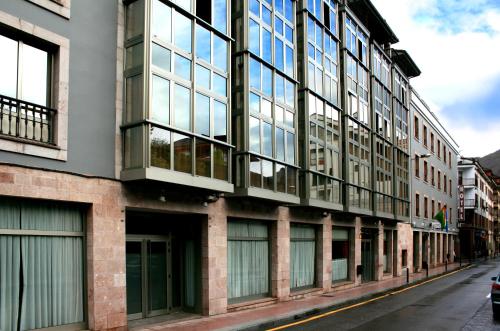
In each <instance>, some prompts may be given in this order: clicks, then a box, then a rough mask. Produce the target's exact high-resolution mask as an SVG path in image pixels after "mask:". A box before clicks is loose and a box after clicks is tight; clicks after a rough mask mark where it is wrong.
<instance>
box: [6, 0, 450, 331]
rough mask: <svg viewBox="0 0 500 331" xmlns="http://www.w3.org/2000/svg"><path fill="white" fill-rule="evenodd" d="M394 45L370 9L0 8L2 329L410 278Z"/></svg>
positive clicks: (148, 0) (142, 316) (210, 0)
mask: <svg viewBox="0 0 500 331" xmlns="http://www.w3.org/2000/svg"><path fill="white" fill-rule="evenodd" d="M397 42H398V39H397V37H396V36H395V34H394V32H393V31H392V30H391V28H390V27H389V26H388V25H387V23H386V22H385V20H384V19H383V17H382V16H381V15H380V14H379V13H378V11H377V10H376V8H375V7H374V6H373V5H372V4H371V2H370V1H368V0H341V1H335V0H298V1H295V0H243V1H236V0H235V1H229V0H172V1H171V0H123V1H122V0H116V1H105V2H102V3H99V5H96V4H90V3H88V2H86V1H78V0H72V1H71V0H12V1H7V2H2V3H1V4H0V48H1V49H2V54H3V55H2V63H0V67H1V68H2V72H3V73H4V74H5V75H4V76H3V77H7V79H2V80H1V81H0V160H1V162H0V183H1V185H0V246H1V247H2V249H1V250H0V329H2V330H3V329H6V330H10V329H43V328H51V327H60V328H61V329H67V330H78V329H91V330H107V329H113V330H123V329H126V328H127V327H133V326H134V325H137V324H147V323H151V321H153V319H152V318H154V321H161V320H163V319H169V318H172V316H181V317H184V316H191V315H188V314H195V315H216V314H223V313H227V312H232V311H237V310H241V309H250V308H255V307H259V306H263V305H271V304H274V303H276V302H280V301H288V300H292V299H298V298H303V297H305V296H314V295H322V294H324V293H330V292H336V291H339V290H340V289H346V288H352V287H357V286H366V283H368V282H372V281H380V280H384V279H389V278H392V277H398V276H401V274H402V272H403V271H404V270H405V269H406V268H408V269H409V270H410V272H413V271H414V268H413V265H414V262H413V257H414V255H418V254H414V249H419V247H420V246H414V243H413V240H414V238H415V237H414V234H413V232H412V225H411V223H410V221H411V216H410V211H411V210H412V209H413V207H412V206H411V205H410V200H411V194H410V183H411V180H410V163H411V160H412V158H413V155H412V152H411V150H410V140H411V139H410V132H409V130H410V129H409V128H410V117H411V116H410V100H411V95H410V86H409V79H410V78H412V77H415V76H418V75H419V74H420V71H419V69H418V67H417V66H416V65H415V63H414V62H413V61H412V59H411V57H410V56H409V55H408V54H407V53H406V52H405V51H404V50H398V49H394V48H393V47H392V45H393V44H395V43H397ZM441 141H443V140H441ZM447 150H450V147H447ZM448 187H451V185H450V186H448ZM413 230H415V229H413ZM415 247H416V248H415ZM419 261H420V260H419ZM418 263H420V262H418ZM55 275H57V276H55ZM40 283H46V284H49V285H50V287H51V288H52V289H53V294H52V293H48V292H44V291H41V286H40ZM40 302H41V303H43V306H44V307H52V308H51V309H46V310H36V309H34V308H36V307H37V305H38V303H40ZM31 310H35V311H31ZM174 312H175V313H176V314H175V315H173V314H172V313H174Z"/></svg>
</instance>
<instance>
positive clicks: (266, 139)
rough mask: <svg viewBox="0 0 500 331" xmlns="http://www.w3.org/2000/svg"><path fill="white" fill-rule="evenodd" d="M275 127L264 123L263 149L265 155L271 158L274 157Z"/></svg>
mask: <svg viewBox="0 0 500 331" xmlns="http://www.w3.org/2000/svg"><path fill="white" fill-rule="evenodd" d="M272 132H273V126H272V125H271V124H269V123H267V122H262V148H263V154H264V155H266V156H269V157H272V156H273V138H272Z"/></svg>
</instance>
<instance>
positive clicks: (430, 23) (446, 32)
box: [372, 0, 500, 156]
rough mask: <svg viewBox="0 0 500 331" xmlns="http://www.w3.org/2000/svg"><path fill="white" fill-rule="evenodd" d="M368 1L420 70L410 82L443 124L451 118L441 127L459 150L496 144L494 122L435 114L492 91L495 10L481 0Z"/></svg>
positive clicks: (499, 28) (498, 69)
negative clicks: (463, 121)
mask: <svg viewBox="0 0 500 331" xmlns="http://www.w3.org/2000/svg"><path fill="white" fill-rule="evenodd" d="M372 1H373V3H374V5H375V6H376V7H377V9H378V11H379V12H380V14H381V15H382V16H383V17H384V18H385V19H386V20H387V22H388V23H389V25H390V26H391V28H392V29H393V30H394V32H395V33H396V35H397V36H398V38H399V40H400V42H399V43H397V44H395V45H394V48H402V49H405V50H407V51H408V52H409V54H410V56H411V57H412V58H413V59H414V61H415V62H416V64H417V65H418V66H419V68H420V69H421V71H422V74H421V76H420V77H417V78H414V79H412V82H411V84H412V85H413V86H414V87H415V88H416V89H417V91H418V93H419V94H420V96H422V98H424V100H425V101H426V102H427V104H429V105H430V106H431V108H432V110H433V111H434V112H435V113H437V114H438V115H439V117H440V118H442V120H443V122H444V124H445V123H450V124H451V126H448V125H446V128H447V130H448V131H449V132H450V133H451V135H452V136H453V137H454V138H455V140H457V142H458V143H459V145H460V146H461V149H462V150H463V153H464V155H478V156H482V155H483V154H487V153H489V152H493V151H495V150H497V149H498V148H500V146H498V145H496V146H495V142H496V144H498V142H500V123H496V124H491V125H490V127H489V128H487V129H485V128H482V127H480V128H479V127H473V126H470V125H469V126H460V124H459V123H454V122H453V121H452V120H451V119H447V118H444V117H443V116H444V114H439V110H440V109H441V108H443V107H446V106H452V105H456V104H459V103H460V102H465V101H468V102H470V101H471V100H475V99H480V98H481V97H484V96H487V95H489V94H491V93H492V89H493V88H494V87H495V84H494V83H495V82H497V81H498V79H500V61H499V57H500V10H499V9H494V8H492V7H491V6H490V7H488V5H487V0H476V1H472V2H469V1H466V0H462V1H457V0H419V1H414V0H397V1H395V0H372ZM478 1H479V2H481V5H478ZM437 4H439V6H440V7H439V8H445V10H446V12H448V16H443V15H444V14H446V13H443V12H439V9H438V7H437V6H436V5H437ZM471 12H472V13H474V14H471ZM436 17H440V18H439V19H436ZM453 124H456V125H453ZM485 142H487V143H485Z"/></svg>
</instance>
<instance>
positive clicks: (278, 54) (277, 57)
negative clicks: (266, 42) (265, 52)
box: [274, 38, 285, 71]
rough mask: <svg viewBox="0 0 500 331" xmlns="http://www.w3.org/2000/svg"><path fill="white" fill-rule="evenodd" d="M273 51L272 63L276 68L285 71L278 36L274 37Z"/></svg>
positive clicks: (280, 42)
mask: <svg viewBox="0 0 500 331" xmlns="http://www.w3.org/2000/svg"><path fill="white" fill-rule="evenodd" d="M274 53H275V54H274V64H275V66H276V68H278V69H280V70H281V71H285V64H284V63H283V58H284V54H283V42H282V41H281V40H280V39H278V38H274Z"/></svg>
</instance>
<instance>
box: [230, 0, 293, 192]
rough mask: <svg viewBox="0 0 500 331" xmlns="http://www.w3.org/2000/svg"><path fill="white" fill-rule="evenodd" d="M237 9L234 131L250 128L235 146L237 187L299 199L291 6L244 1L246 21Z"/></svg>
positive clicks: (287, 1) (284, 0)
mask: <svg viewBox="0 0 500 331" xmlns="http://www.w3.org/2000/svg"><path fill="white" fill-rule="evenodd" d="M241 5H242V4H241V3H240V2H236V3H235V8H233V13H234V15H233V19H234V20H235V22H236V24H235V25H236V50H237V51H242V53H241V54H240V55H238V56H237V57H236V59H235V63H236V69H235V70H236V73H235V75H236V77H235V78H236V79H235V88H236V91H237V92H236V95H237V97H236V101H235V104H234V108H235V109H236V110H235V112H234V115H236V116H235V122H236V127H237V128H238V129H237V131H238V132H240V131H241V128H243V127H245V123H248V126H247V127H248V132H244V134H242V135H241V136H240V137H237V138H236V142H235V143H236V146H237V149H238V150H239V151H241V152H242V153H241V155H239V156H238V157H237V167H238V170H237V177H238V178H237V179H236V184H237V186H238V187H255V188H262V189H266V190H269V191H274V192H278V193H286V194H289V195H297V193H298V192H297V176H298V173H297V166H296V164H297V155H296V149H297V147H296V141H297V126H296V123H297V114H296V108H297V107H296V104H297V100H296V93H297V91H296V90H297V84H296V81H295V79H296V68H295V59H296V49H295V42H294V41H295V33H296V30H295V4H294V1H292V0H275V1H274V2H271V1H267V0H261V1H259V0H248V7H249V13H248V21H244V17H243V16H242V14H241V11H240V10H241V7H240V6H241ZM243 35H246V36H248V45H244V44H243V39H242V38H241V37H242V36H243ZM245 77H248V79H245ZM243 100H248V102H242V101H243ZM247 110H248V112H247ZM247 167H248V168H247ZM245 169H248V173H245V172H246V170H245Z"/></svg>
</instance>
